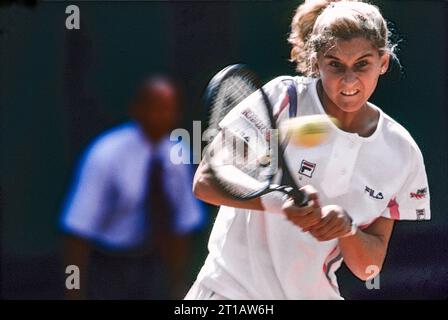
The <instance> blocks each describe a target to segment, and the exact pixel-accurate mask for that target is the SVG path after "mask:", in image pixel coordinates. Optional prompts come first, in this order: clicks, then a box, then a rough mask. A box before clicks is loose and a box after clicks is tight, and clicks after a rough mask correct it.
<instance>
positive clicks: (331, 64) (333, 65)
mask: <svg viewBox="0 0 448 320" xmlns="http://www.w3.org/2000/svg"><path fill="white" fill-rule="evenodd" d="M329 65H330V66H331V67H333V68H341V67H342V64H341V63H339V62H337V61H335V60H333V61H330V63H329Z"/></svg>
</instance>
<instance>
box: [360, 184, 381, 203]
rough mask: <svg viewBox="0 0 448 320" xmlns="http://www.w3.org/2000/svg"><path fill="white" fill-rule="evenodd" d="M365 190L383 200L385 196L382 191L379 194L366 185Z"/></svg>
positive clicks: (373, 196)
mask: <svg viewBox="0 0 448 320" xmlns="http://www.w3.org/2000/svg"><path fill="white" fill-rule="evenodd" d="M364 191H365V192H367V193H368V194H369V196H370V197H372V198H375V199H378V200H381V199H384V196H383V194H382V193H381V192H378V193H377V194H375V190H373V189H370V188H369V187H367V186H366V188H365V189H364Z"/></svg>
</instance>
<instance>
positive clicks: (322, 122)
mask: <svg viewBox="0 0 448 320" xmlns="http://www.w3.org/2000/svg"><path fill="white" fill-rule="evenodd" d="M331 122H333V123H334V124H336V125H337V126H338V121H337V119H336V118H332V117H329V116H327V115H310V116H301V117H296V118H292V119H288V120H286V121H284V122H283V123H282V124H281V125H280V132H281V134H282V135H283V136H286V137H288V138H289V142H290V143H292V144H293V145H297V146H302V147H307V148H309V147H314V146H317V145H319V144H321V143H323V142H324V141H325V140H326V139H327V138H328V136H329V134H330V131H331Z"/></svg>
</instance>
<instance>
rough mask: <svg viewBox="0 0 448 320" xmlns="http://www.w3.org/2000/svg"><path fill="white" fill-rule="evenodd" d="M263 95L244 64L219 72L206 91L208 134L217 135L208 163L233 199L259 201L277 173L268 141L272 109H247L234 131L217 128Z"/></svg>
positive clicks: (208, 155)
mask: <svg viewBox="0 0 448 320" xmlns="http://www.w3.org/2000/svg"><path fill="white" fill-rule="evenodd" d="M263 94H265V93H264V91H263V88H262V86H261V81H260V80H259V78H258V77H257V76H256V75H255V74H254V73H253V72H252V71H250V70H249V69H248V68H247V66H246V65H243V64H234V65H230V66H227V67H226V68H224V69H223V70H221V71H220V72H218V73H217V74H216V75H215V76H214V77H213V78H212V80H211V81H210V82H209V84H208V86H207V89H206V91H205V95H204V99H205V104H206V106H207V107H208V109H209V110H210V119H209V126H208V130H215V132H217V133H219V135H217V136H216V138H215V139H214V140H213V144H209V146H208V147H207V151H206V156H207V163H208V164H209V167H210V171H211V173H212V175H213V176H214V177H215V180H216V182H217V183H218V185H219V186H220V187H221V189H223V191H225V193H227V194H228V195H229V196H230V197H232V198H235V199H241V200H243V199H252V198H256V197H258V196H259V195H260V194H262V193H263V192H265V190H267V189H268V187H269V186H270V184H271V182H272V179H273V177H274V175H275V173H276V169H277V168H274V167H273V166H272V162H271V158H272V150H271V149H270V144H271V141H269V140H274V139H275V138H276V137H275V136H272V137H271V136H270V134H272V132H271V131H272V128H273V124H272V123H271V121H270V117H269V112H270V111H271V108H272V107H271V106H270V105H263V106H260V108H257V109H259V112H253V111H251V109H250V108H248V109H247V110H248V111H247V117H245V118H241V119H238V120H237V124H236V125H235V126H233V129H221V128H220V126H219V124H220V122H221V121H222V120H223V118H224V117H225V116H226V115H227V114H229V112H230V111H231V110H233V109H234V108H235V107H236V106H238V105H239V104H240V103H241V102H242V101H243V100H245V99H247V98H249V96H250V98H249V99H253V100H254V101H258V103H260V102H259V101H264V98H263ZM245 103H247V101H245ZM267 103H268V104H269V101H267Z"/></svg>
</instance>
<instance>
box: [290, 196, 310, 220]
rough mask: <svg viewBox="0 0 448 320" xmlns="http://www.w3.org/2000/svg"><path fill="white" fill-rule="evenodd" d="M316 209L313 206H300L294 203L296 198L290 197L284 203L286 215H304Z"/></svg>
mask: <svg viewBox="0 0 448 320" xmlns="http://www.w3.org/2000/svg"><path fill="white" fill-rule="evenodd" d="M313 210H314V208H313V207H312V206H309V205H307V206H305V207H298V206H296V205H295V204H294V200H292V199H289V200H287V201H285V203H284V204H283V211H284V212H285V213H286V215H288V216H289V215H296V216H304V215H307V214H309V213H311V212H312V211H313Z"/></svg>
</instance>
